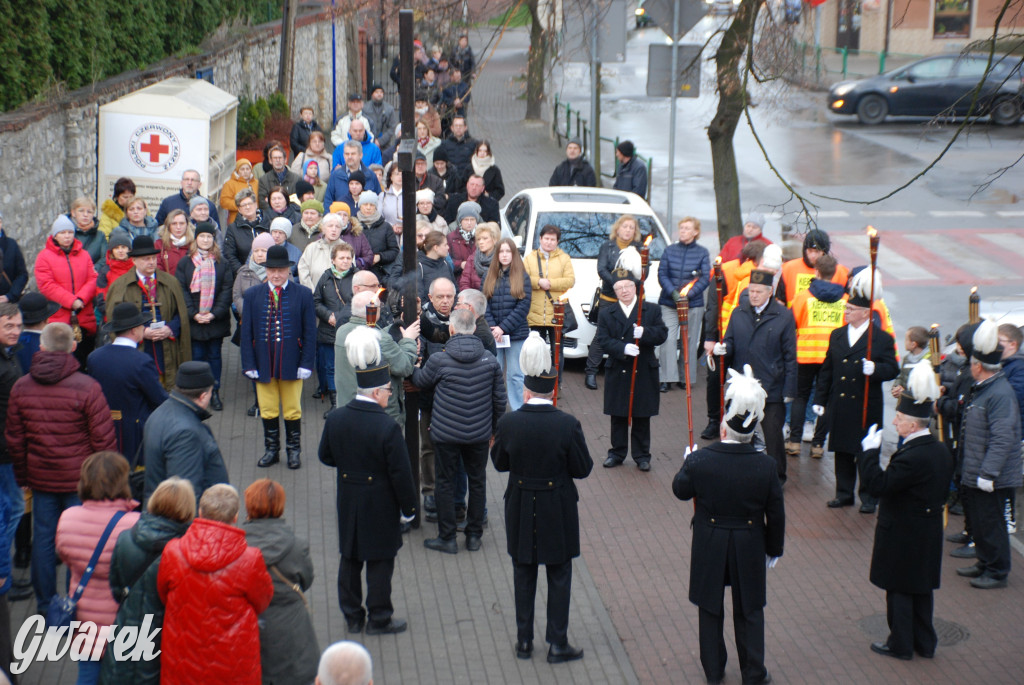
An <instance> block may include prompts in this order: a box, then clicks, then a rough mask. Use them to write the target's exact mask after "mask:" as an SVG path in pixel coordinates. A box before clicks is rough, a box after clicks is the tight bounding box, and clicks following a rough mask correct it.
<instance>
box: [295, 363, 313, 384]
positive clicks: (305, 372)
mask: <svg viewBox="0 0 1024 685" xmlns="http://www.w3.org/2000/svg"><path fill="white" fill-rule="evenodd" d="M296 375H298V377H299V380H300V381H304V380H306V379H307V378H309V377H310V376H312V375H313V372H312V371H310V370H309V369H304V368H302V367H301V366H300V367H299V371H298V373H297V374H296Z"/></svg>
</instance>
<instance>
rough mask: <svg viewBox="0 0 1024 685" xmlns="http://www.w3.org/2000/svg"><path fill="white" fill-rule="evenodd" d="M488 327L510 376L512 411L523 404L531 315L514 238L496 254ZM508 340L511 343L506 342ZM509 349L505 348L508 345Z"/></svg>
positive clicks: (487, 286) (489, 282)
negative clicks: (523, 354)
mask: <svg viewBox="0 0 1024 685" xmlns="http://www.w3.org/2000/svg"><path fill="white" fill-rule="evenodd" d="M482 290H483V293H484V296H485V297H486V298H487V323H488V325H490V327H491V335H493V336H494V342H495V344H496V345H497V346H498V354H497V357H498V363H499V364H500V365H501V370H502V372H503V373H505V374H506V376H507V381H506V384H507V387H508V403H509V406H510V407H512V411H515V410H516V409H519V407H521V406H522V404H523V371H522V369H520V368H519V352H520V350H522V349H523V341H524V340H526V338H527V336H529V335H530V327H529V326H527V325H526V317H527V314H528V313H529V311H530V296H531V292H532V288H531V286H530V277H529V276H528V275H527V273H526V268H525V267H524V266H523V259H522V257H520V256H519V249H518V248H517V247H516V244H515V243H514V242H512V239H511V238H504V239H502V241H501V242H499V243H498V246H497V247H496V248H495V250H494V259H493V260H491V267H490V269H489V270H488V271H487V278H485V279H484V284H483V288H482ZM505 337H508V340H507V341H504V338H505ZM506 343H507V345H506V346H504V347H503V346H502V345H504V344H506Z"/></svg>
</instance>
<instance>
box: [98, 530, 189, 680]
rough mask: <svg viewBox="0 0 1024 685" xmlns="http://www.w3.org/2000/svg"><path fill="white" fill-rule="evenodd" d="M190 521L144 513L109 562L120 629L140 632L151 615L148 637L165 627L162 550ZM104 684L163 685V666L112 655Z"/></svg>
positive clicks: (106, 655) (107, 655) (154, 661)
mask: <svg viewBox="0 0 1024 685" xmlns="http://www.w3.org/2000/svg"><path fill="white" fill-rule="evenodd" d="M190 524H191V521H172V520H171V519H166V518H164V517H162V516H156V515H155V514H151V513H149V512H143V514H142V516H141V517H140V518H139V520H138V522H137V523H136V524H135V525H134V526H132V528H131V529H130V530H126V531H125V532H123V533H121V535H120V537H118V538H117V543H116V544H115V545H114V552H113V556H112V557H111V559H110V592H111V593H112V594H113V595H114V599H116V600H117V601H118V602H120V603H121V607H120V608H119V609H118V610H117V625H118V626H120V627H128V626H134V627H138V626H141V625H142V623H143V621H144V620H145V619H146V616H147V615H152V616H153V619H152V624H151V626H152V627H151V629H150V634H152V633H153V632H154V630H156V629H158V628H162V627H163V624H164V603H163V602H161V601H160V593H159V592H157V589H156V579H157V575H159V573H160V555H161V554H162V553H163V551H164V546H165V545H166V544H167V543H168V542H170V541H171V540H173V539H174V538H180V537H181V536H182V535H184V534H185V531H186V530H188V527H189V525H190ZM162 633H163V631H160V632H159V633H157V635H156V637H155V641H154V648H155V649H160V641H161V635H162ZM100 669H101V670H100V682H102V683H110V684H112V685H159V683H160V660H159V659H152V660H149V661H146V660H144V659H140V660H138V661H130V660H128V659H120V660H117V659H115V658H114V650H113V649H108V650H107V651H106V653H104V655H103V663H102V666H101V667H100Z"/></svg>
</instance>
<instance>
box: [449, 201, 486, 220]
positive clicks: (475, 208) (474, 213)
mask: <svg viewBox="0 0 1024 685" xmlns="http://www.w3.org/2000/svg"><path fill="white" fill-rule="evenodd" d="M470 216H471V217H473V218H474V219H476V220H477V223H479V222H480V221H482V219H481V218H480V205H478V204H477V203H475V202H472V201H469V202H463V203H462V204H461V205H459V211H458V212H457V213H456V215H455V225H456V226H461V225H462V220H463V219H465V218H466V217H470Z"/></svg>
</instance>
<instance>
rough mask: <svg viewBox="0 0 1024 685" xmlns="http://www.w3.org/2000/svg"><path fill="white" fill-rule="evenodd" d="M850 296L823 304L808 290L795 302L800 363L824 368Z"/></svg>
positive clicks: (797, 348)
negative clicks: (830, 340) (832, 339)
mask: <svg viewBox="0 0 1024 685" xmlns="http://www.w3.org/2000/svg"><path fill="white" fill-rule="evenodd" d="M847 298H848V296H847V295H845V294H844V295H843V296H842V297H841V298H840V299H838V300H836V301H835V302H823V301H821V300H819V299H818V298H816V297H814V296H813V295H811V291H810V290H804V291H803V292H801V293H799V294H798V295H797V296H796V299H795V300H794V301H793V318H794V319H795V320H796V363H797V364H821V363H823V362H824V361H825V355H826V354H827V353H828V340H829V336H831V335H832V331H834V330H835V329H837V328H839V327H840V326H842V325H843V320H844V319H845V318H846V317H845V310H846V300H847Z"/></svg>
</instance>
